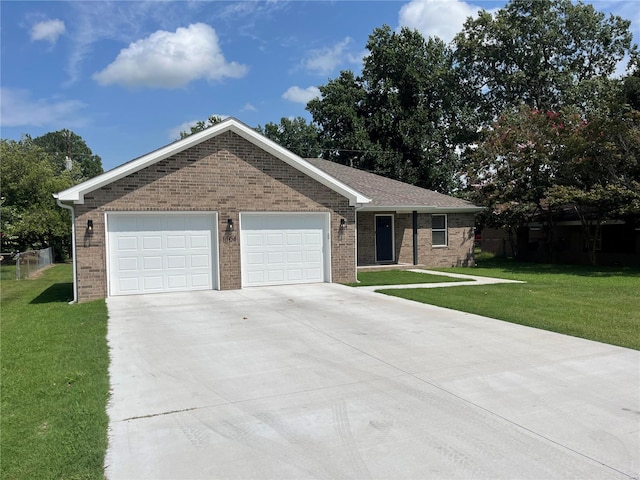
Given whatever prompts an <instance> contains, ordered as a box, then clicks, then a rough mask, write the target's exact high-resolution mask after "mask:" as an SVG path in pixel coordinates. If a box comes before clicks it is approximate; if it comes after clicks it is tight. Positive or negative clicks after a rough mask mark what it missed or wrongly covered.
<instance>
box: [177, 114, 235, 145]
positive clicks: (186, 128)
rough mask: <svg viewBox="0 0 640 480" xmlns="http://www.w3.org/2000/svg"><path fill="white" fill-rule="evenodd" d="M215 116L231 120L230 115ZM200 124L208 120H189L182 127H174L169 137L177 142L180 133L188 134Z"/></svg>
mask: <svg viewBox="0 0 640 480" xmlns="http://www.w3.org/2000/svg"><path fill="white" fill-rule="evenodd" d="M213 116H216V117H220V118H221V119H222V120H224V119H225V118H229V115H217V114H213ZM198 122H205V123H206V122H207V119H206V118H202V119H200V120H189V121H186V122H182V123H181V124H180V125H177V126H175V127H173V128H172V129H170V130H169V132H168V134H167V136H168V137H169V139H170V140H172V141H173V140H176V139H179V138H180V133H181V132H188V131H190V129H191V127H193V126H195V125H196V123H198Z"/></svg>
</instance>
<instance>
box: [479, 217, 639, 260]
mask: <svg viewBox="0 0 640 480" xmlns="http://www.w3.org/2000/svg"><path fill="white" fill-rule="evenodd" d="M545 228H546V227H545V225H544V224H543V223H537V222H532V223H530V224H529V225H528V226H527V227H526V229H525V230H523V231H521V232H520V236H519V238H518V239H517V245H518V258H520V259H522V260H529V261H538V262H547V261H550V260H551V259H552V258H553V260H554V261H555V262H557V263H567V264H583V265H587V264H589V263H590V262H589V254H588V251H587V242H586V239H585V236H584V231H583V227H582V224H581V223H580V220H578V219H577V216H574V218H572V216H571V215H569V214H566V213H565V214H564V215H563V217H562V218H561V219H559V220H558V221H557V222H556V224H555V232H554V235H553V239H554V240H553V242H552V244H551V245H550V246H547V233H546V231H545ZM481 248H482V250H483V251H485V252H492V253H495V254H496V255H499V256H505V257H511V256H513V255H514V252H513V250H512V248H511V245H510V242H509V240H508V237H507V234H506V232H505V231H504V230H500V229H491V228H485V229H483V230H482V240H481ZM551 257H552V258H551ZM596 260H597V264H598V265H629V266H640V218H638V217H635V218H626V219H617V220H616V219H612V220H607V221H605V222H604V224H603V225H602V226H601V230H600V235H599V236H598V237H597V238H596Z"/></svg>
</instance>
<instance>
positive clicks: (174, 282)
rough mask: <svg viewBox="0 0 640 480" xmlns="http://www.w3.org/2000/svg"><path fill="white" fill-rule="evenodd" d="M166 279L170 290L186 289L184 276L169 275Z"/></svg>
mask: <svg viewBox="0 0 640 480" xmlns="http://www.w3.org/2000/svg"><path fill="white" fill-rule="evenodd" d="M168 279H169V288H170V289H178V288H179V289H184V288H186V287H187V277H186V275H169V276H168Z"/></svg>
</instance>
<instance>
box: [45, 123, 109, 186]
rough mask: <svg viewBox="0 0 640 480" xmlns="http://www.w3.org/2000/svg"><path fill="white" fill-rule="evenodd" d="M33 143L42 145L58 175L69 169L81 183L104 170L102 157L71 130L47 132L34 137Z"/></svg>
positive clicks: (72, 175) (77, 181)
mask: <svg viewBox="0 0 640 480" xmlns="http://www.w3.org/2000/svg"><path fill="white" fill-rule="evenodd" d="M33 144H34V145H37V146H39V147H41V148H42V149H43V150H44V151H45V153H46V154H47V155H48V156H49V160H50V162H51V165H52V167H53V169H54V173H55V174H56V175H59V174H61V173H62V172H64V171H65V170H68V171H70V172H71V177H72V178H73V180H74V181H75V182H76V183H79V182H82V181H84V180H87V179H89V178H92V177H95V176H96V175H100V174H101V173H102V172H103V169H102V159H101V158H100V157H99V156H98V155H95V154H94V153H93V152H92V151H91V149H90V148H89V146H88V145H87V144H86V142H85V141H84V139H83V138H82V137H81V136H79V135H77V134H75V133H74V132H72V131H71V130H67V129H63V130H59V131H57V132H49V133H46V134H44V135H42V136H40V137H36V138H34V139H33Z"/></svg>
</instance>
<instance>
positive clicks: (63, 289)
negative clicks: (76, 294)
mask: <svg viewBox="0 0 640 480" xmlns="http://www.w3.org/2000/svg"><path fill="white" fill-rule="evenodd" d="M71 300H73V283H71V282H69V283H54V284H53V285H51V286H50V287H49V288H47V289H46V290H45V291H43V292H42V293H41V294H40V295H38V296H37V297H36V298H34V299H33V300H31V302H29V303H32V304H35V303H62V302H65V303H66V302H70V301H71Z"/></svg>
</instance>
